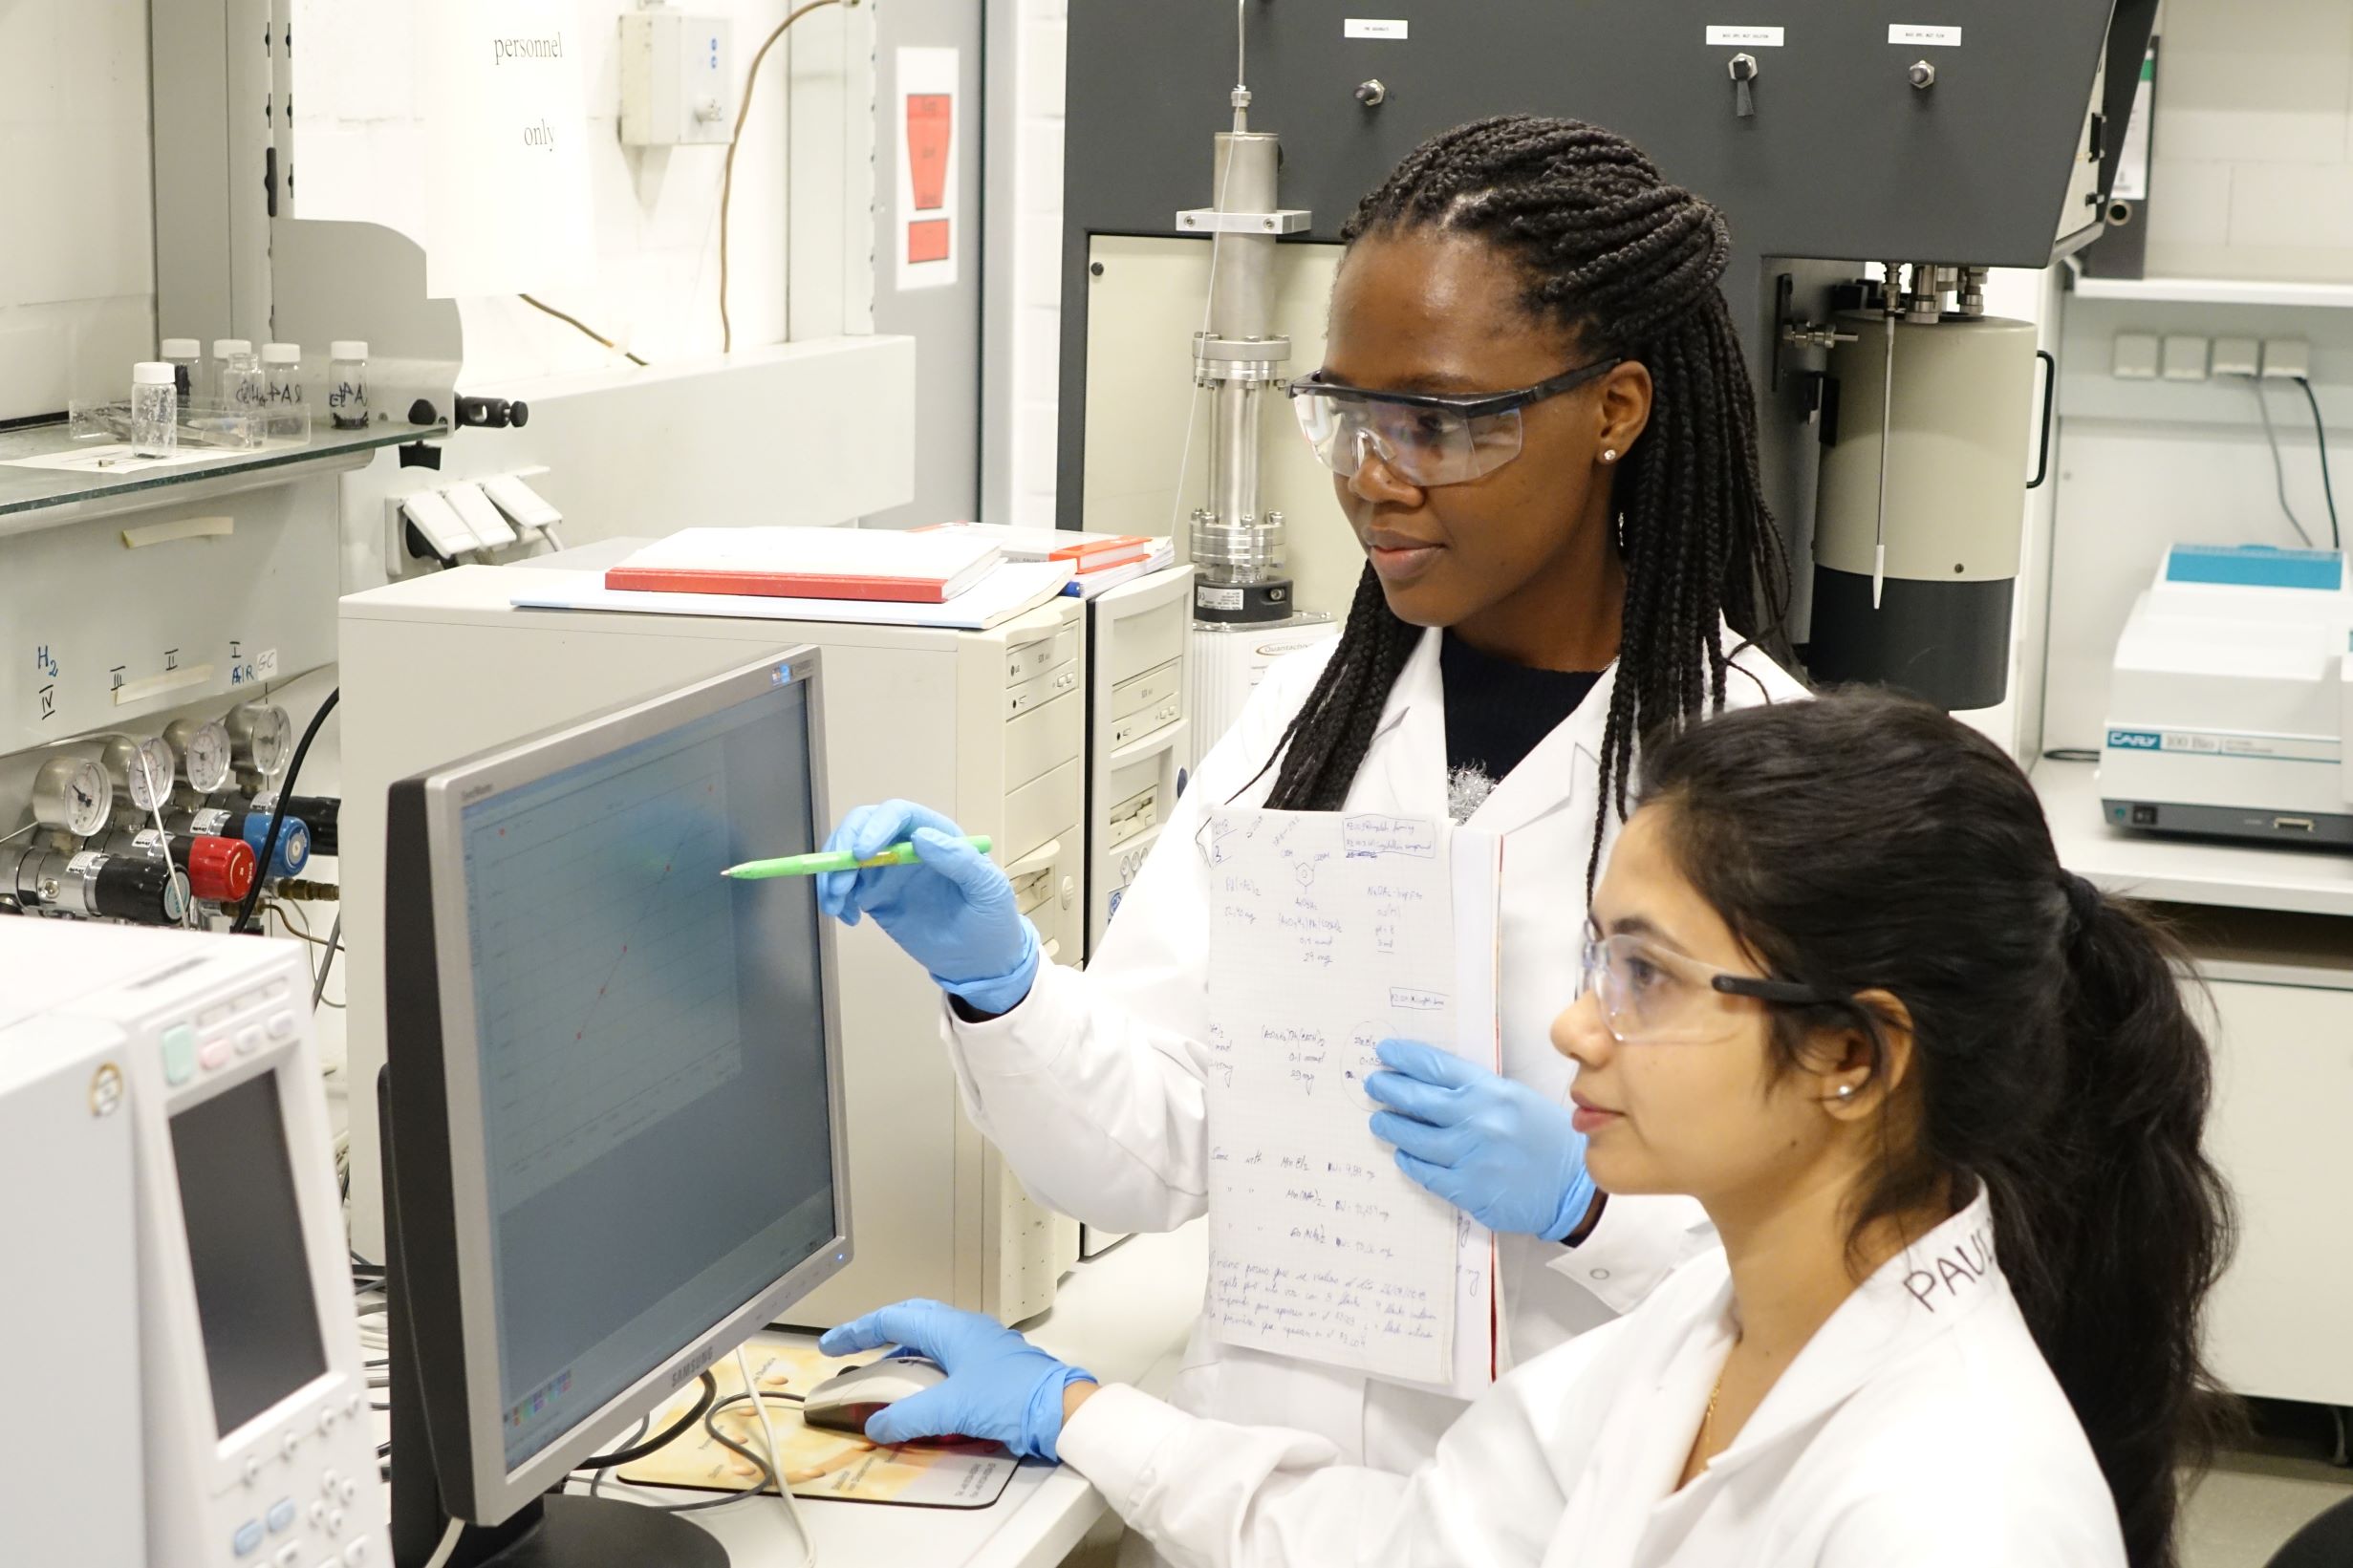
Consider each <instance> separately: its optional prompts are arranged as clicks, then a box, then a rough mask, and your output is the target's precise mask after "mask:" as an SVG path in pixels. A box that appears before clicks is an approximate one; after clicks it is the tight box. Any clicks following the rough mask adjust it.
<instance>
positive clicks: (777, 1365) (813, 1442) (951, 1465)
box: [616, 1335, 1018, 1508]
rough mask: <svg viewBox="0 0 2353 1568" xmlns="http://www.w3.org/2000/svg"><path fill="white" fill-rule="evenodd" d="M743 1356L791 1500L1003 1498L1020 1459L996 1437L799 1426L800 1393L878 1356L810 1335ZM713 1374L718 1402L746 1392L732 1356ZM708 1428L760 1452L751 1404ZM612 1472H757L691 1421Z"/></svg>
mask: <svg viewBox="0 0 2353 1568" xmlns="http://www.w3.org/2000/svg"><path fill="white" fill-rule="evenodd" d="M744 1353H745V1355H746V1356H747V1357H749V1358H750V1360H751V1369H752V1380H753V1381H754V1382H755V1383H757V1384H758V1385H759V1386H760V1392H761V1396H762V1398H763V1399H764V1400H765V1401H766V1405H767V1411H768V1423H769V1425H770V1426H772V1427H774V1428H776V1452H777V1458H778V1459H779V1460H780V1461H781V1462H782V1463H783V1465H784V1468H785V1477H786V1479H787V1480H788V1481H789V1482H790V1483H791V1486H792V1494H793V1495H794V1496H796V1497H831V1498H833V1499H836V1500H838V1501H842V1502H853V1503H896V1504H897V1505H898V1506H900V1507H902V1508H986V1507H988V1506H989V1505H990V1504H991V1503H994V1502H995V1501H996V1500H997V1499H998V1498H999V1497H1001V1496H1003V1495H1004V1489H1005V1487H1006V1486H1007V1485H1009V1484H1010V1483H1011V1481H1012V1479H1013V1471H1014V1469H1015V1467H1016V1465H1017V1464H1018V1461H1017V1460H1015V1459H1014V1457H1013V1456H1012V1455H1011V1454H1009V1453H1007V1452H1005V1450H1004V1447H1003V1446H1002V1445H999V1444H996V1443H983V1444H974V1443H964V1444H951V1445H946V1446H942V1447H938V1448H935V1447H931V1446H929V1445H922V1444H908V1445H904V1446H902V1447H899V1448H884V1447H882V1446H881V1445H879V1444H875V1443H871V1442H868V1441H867V1440H866V1439H865V1438H863V1437H859V1436H855V1435H853V1433H850V1432H836V1431H828V1430H825V1429H824V1428H817V1427H810V1426H805V1425H803V1424H802V1421H801V1409H800V1399H801V1396H802V1395H804V1394H806V1393H808V1392H809V1390H810V1389H811V1388H813V1387H815V1386H816V1385H818V1384H820V1383H823V1382H824V1381H825V1380H826V1379H827V1378H830V1377H831V1376H832V1375H833V1374H834V1373H836V1372H839V1371H841V1370H842V1369H844V1368H845V1367H850V1366H858V1365H862V1364H865V1363H867V1362H870V1361H874V1360H876V1359H878V1358H876V1357H874V1356H871V1355H859V1356H846V1357H834V1356H824V1355H820V1354H818V1352H817V1346H816V1343H815V1342H814V1341H810V1340H798V1339H786V1338H783V1337H781V1336H777V1335H761V1336H757V1337H755V1338H753V1339H751V1340H748V1341H746V1342H745V1345H744ZM711 1376H712V1377H714V1378H716V1379H718V1380H719V1397H720V1398H721V1399H722V1400H725V1399H727V1398H728V1397H729V1396H731V1395H734V1394H740V1393H742V1392H743V1391H744V1380H743V1378H742V1376H741V1375H740V1374H738V1373H737V1371H736V1369H735V1358H734V1357H733V1356H724V1357H722V1358H721V1359H720V1361H719V1362H718V1363H717V1364H715V1365H713V1366H712V1368H711ZM700 1392H701V1389H700V1387H699V1386H698V1385H688V1386H687V1388H686V1389H685V1390H684V1391H683V1392H682V1393H681V1394H680V1396H679V1397H678V1398H676V1399H674V1400H672V1401H670V1403H669V1404H667V1405H665V1406H663V1407H661V1409H659V1410H658V1411H657V1412H656V1413H655V1416H654V1421H653V1425H652V1426H651V1427H650V1428H647V1429H648V1430H650V1431H660V1430H661V1429H662V1428H665V1427H667V1426H669V1425H670V1424H671V1423H672V1422H675V1421H677V1420H678V1419H679V1418H680V1416H682V1415H684V1414H685V1413H686V1412H687V1411H689V1410H691V1409H693V1408H694V1407H695V1401H696V1399H697V1398H698V1397H699V1395H700ZM712 1424H713V1425H715V1426H717V1427H718V1428H719V1429H720V1430H721V1431H723V1432H725V1433H726V1434H727V1435H728V1436H729V1437H731V1438H733V1439H734V1440H735V1441H736V1442H738V1443H741V1444H743V1445H744V1446H745V1448H747V1449H749V1450H752V1451H753V1452H754V1453H759V1452H762V1451H764V1450H762V1448H761V1435H760V1421H759V1418H758V1417H757V1416H756V1415H754V1414H753V1413H752V1408H751V1407H750V1405H748V1404H743V1405H731V1406H728V1407H726V1408H724V1409H723V1410H721V1411H720V1412H719V1413H718V1414H717V1415H716V1416H714V1417H712ZM616 1473H617V1474H618V1475H619V1477H620V1479H622V1480H623V1481H626V1482H629V1483H630V1484H632V1485H634V1486H649V1487H682V1488H686V1489H689V1490H694V1491H704V1492H741V1491H743V1490H744V1489H745V1487H747V1486H749V1485H750V1484H751V1479H752V1477H753V1476H754V1475H756V1474H758V1473H759V1468H758V1467H757V1466H755V1465H754V1464H752V1463H751V1461H749V1460H748V1459H745V1457H743V1455H741V1454H737V1453H731V1452H729V1451H728V1450H726V1449H725V1448H723V1447H722V1446H721V1445H719V1444H717V1443H714V1442H713V1441H711V1434H710V1433H709V1432H708V1431H705V1430H704V1429H703V1426H702V1423H701V1422H697V1423H696V1424H695V1425H694V1426H693V1427H691V1428H687V1430H685V1431H684V1432H681V1433H680V1434H679V1436H678V1437H677V1438H676V1439H674V1440H673V1441H672V1442H670V1443H669V1444H668V1445H667V1446H666V1447H664V1448H662V1449H661V1450H659V1451H658V1452H656V1453H654V1454H652V1455H650V1456H648V1457H647V1458H644V1459H641V1460H639V1461H638V1462H637V1463H636V1464H634V1465H627V1466H624V1467H622V1468H621V1470H619V1471H617V1472H616ZM769 1490H770V1491H773V1490H774V1488H773V1487H772V1486H771V1487H770V1488H769Z"/></svg>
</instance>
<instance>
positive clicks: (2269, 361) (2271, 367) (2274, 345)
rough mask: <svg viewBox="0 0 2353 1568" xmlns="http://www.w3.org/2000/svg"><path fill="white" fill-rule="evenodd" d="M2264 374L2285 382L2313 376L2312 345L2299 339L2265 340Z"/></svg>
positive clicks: (2271, 338) (2270, 338)
mask: <svg viewBox="0 0 2353 1568" xmlns="http://www.w3.org/2000/svg"><path fill="white" fill-rule="evenodd" d="M2263 374H2264V375H2265V376H2274V377H2277V379H2280V380H2283V381H2293V380H2295V379H2297V378H2298V377H2299V376H2310V375H2311V374H2312V345H2311V344H2309V343H2306V342H2305V341H2304V340H2303V339H2301V338H2299V337H2267V338H2265V339H2264V340H2263Z"/></svg>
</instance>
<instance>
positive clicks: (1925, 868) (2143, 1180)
mask: <svg viewBox="0 0 2353 1568" xmlns="http://www.w3.org/2000/svg"><path fill="white" fill-rule="evenodd" d="M1642 774H1643V776H1642V791H1641V800H1642V803H1643V804H1644V805H1652V804H1657V805H1661V806H1663V807H1664V809H1665V810H1666V813H1667V819H1666V824H1665V826H1666V827H1667V835H1668V842H1669V843H1670V845H1671V846H1672V848H1673V855H1674V858H1675V861H1676V863H1677V866H1678V868H1679V869H1680V870H1682V872H1683V873H1684V875H1685V876H1687V877H1688V878H1689V879H1690V880H1691V882H1692V884H1693V885H1694V886H1695V888H1697V889H1698V891H1700V893H1701V894H1702V895H1703V896H1704V897H1706V899H1707V900H1708V902H1709V903H1710V904H1711V905H1713V906H1714V907H1715V908H1716V911H1717V913H1720V914H1721V915H1722V916H1723V918H1724V920H1725V922H1726V923H1727V924H1728V925H1729V926H1730V927H1731V928H1732V930H1733V932H1734V934H1736V935H1738V938H1739V940H1740V941H1741V942H1742V944H1743V945H1744V946H1746V948H1747V949H1748V950H1749V953H1750V954H1751V956H1753V957H1754V958H1755V959H1756V960H1757V961H1758V962H1759V964H1761V965H1762V966H1763V967H1764V968H1765V969H1766V970H1767V972H1768V973H1770V974H1771V975H1773V976H1774V977H1778V978H1783V979H1789V980H1795V981H1798V982H1800V983H1802V984H1804V985H1807V986H1811V987H1813V988H1815V989H1816V990H1818V991H1821V992H1823V993H1824V995H1829V996H1852V995H1854V994H1856V993H1858V992H1862V991H1866V990H1871V989H1878V990H1883V991H1886V992H1889V993H1890V994H1892V995H1893V996H1894V997H1896V998H1897V999H1899V1000H1900V1001H1902V1003H1903V1005H1904V1007H1905V1009H1906V1010H1908V1011H1909V1013H1910V1022H1911V1028H1912V1038H1913V1051H1912V1059H1911V1062H1912V1069H1913V1076H1912V1077H1911V1079H1910V1082H1909V1083H1908V1084H1907V1085H1906V1086H1905V1087H1904V1089H1903V1090H1902V1091H1901V1092H1900V1094H1899V1096H1898V1097H1897V1098H1898V1099H1899V1100H1900V1101H1901V1102H1902V1106H1901V1110H1900V1113H1899V1112H1898V1111H1897V1110H1894V1109H1891V1110H1890V1112H1889V1124H1887V1125H1884V1126H1883V1133H1884V1136H1883V1138H1882V1143H1883V1149H1882V1152H1881V1156H1880V1163H1879V1168H1878V1171H1877V1176H1876V1180H1875V1181H1874V1182H1873V1183H1872V1185H1871V1186H1870V1188H1869V1190H1868V1191H1867V1192H1864V1193H1863V1194H1862V1195H1861V1199H1860V1203H1859V1206H1858V1210H1857V1212H1856V1213H1855V1214H1854V1216H1853V1223H1854V1226H1855V1232H1854V1234H1855V1235H1860V1234H1861V1231H1862V1228H1863V1227H1864V1226H1865V1225H1867V1224H1868V1223H1870V1222H1871V1221H1872V1220H1874V1219H1876V1218H1880V1217H1882V1216H1887V1215H1892V1214H1904V1213H1908V1212H1911V1211H1914V1210H1916V1209H1917V1208H1918V1207H1920V1206H1921V1205H1924V1204H1932V1203H1934V1202H1935V1201H1936V1200H1937V1199H1938V1198H1939V1197H1944V1196H1951V1197H1953V1198H1955V1199H1963V1198H1967V1197H1969V1196H1970V1195H1972V1194H1974V1193H1975V1192H1976V1190H1977V1189H1978V1188H1980V1187H1982V1188H1983V1189H1984V1191H1985V1192H1986V1193H1987V1194H1988V1197H1989V1199H1990V1201H1991V1203H1992V1207H1993V1211H1994V1226H1995V1236H1996V1242H1997V1248H1998V1251H1999V1256H2000V1258H2001V1264H2002V1270H2003V1272H2004V1273H2005V1274H2006V1275H2007V1276H2008V1277H2009V1279H2010V1283H2011V1287H2012V1289H2013V1290H2014V1291H2015V1292H2016V1293H2017V1297H2018V1306H2019V1308H2020V1310H2021V1311H2022V1312H2023V1313H2024V1315H2025V1318H2026V1321H2027V1323H2028V1325H2029V1326H2030V1327H2031V1328H2032V1329H2033V1331H2034V1336H2035V1341H2036V1342H2037V1343H2038V1344H2039V1345H2040V1346H2041V1349H2042V1354H2043V1356H2044V1358H2045V1359H2046V1360H2047V1361H2048V1362H2049V1363H2050V1365H2051V1369H2052V1371H2053V1372H2055V1373H2056V1374H2057V1375H2058V1378H2059V1382H2060V1385H2061V1386H2062V1388H2064V1389H2065V1390H2066V1393H2067V1397H2068V1399H2069V1400H2070V1401H2071V1402H2072V1403H2073V1404H2074V1406H2075V1412H2076V1415H2077V1418H2078V1419H2079V1420H2081V1421H2082V1422H2083V1430H2084V1432H2085V1434H2086V1435H2087V1436H2089V1438H2090V1439H2091V1446H2092V1450H2093V1451H2094V1452H2095V1453H2096V1454H2098V1456H2099V1459H2100V1466H2101V1469H2102V1470H2103V1471H2105V1474H2106V1476H2107V1481H2108V1486H2109V1488H2110V1490H2111V1491H2112V1492H2113V1493H2115V1497H2116V1508H2117V1513H2118V1515H2119V1517H2120V1518H2121V1519H2122V1521H2123V1524H2124V1534H2125V1542H2126V1550H2127V1553H2128V1555H2129V1557H2130V1560H2131V1562H2132V1564H2133V1565H2134V1568H2171V1565H2172V1564H2173V1563H2174V1562H2175V1560H2176V1553H2175V1541H2174V1524H2175V1512H2176V1506H2177V1502H2178V1497H2177V1493H2176V1474H2177V1470H2176V1467H2177V1466H2179V1465H2181V1464H2183V1463H2185V1462H2194V1461H2196V1460H2198V1459H2200V1458H2202V1457H2203V1456H2204V1450H2206V1449H2207V1448H2209V1447H2210V1446H2211V1443H2212V1441H2213V1438H2214V1436H2215V1435H2216V1434H2217V1433H2219V1432H2220V1431H2222V1430H2223V1429H2225V1427H2226V1425H2227V1423H2228V1422H2229V1421H2230V1419H2231V1413H2232V1409H2233V1407H2231V1405H2230V1404H2229V1402H2227V1401H2226V1400H2224V1399H2223V1398H2222V1396H2220V1395H2219V1393H2218V1392H2217V1391H2216V1387H2215V1385H2214V1382H2213V1378H2212V1377H2211V1375H2210V1374H2209V1373H2208V1371H2207V1368H2206V1366H2205V1364H2204V1363H2203V1362H2202V1361H2201V1360H2200V1356H2199V1317H2200V1312H2201V1309H2202V1305H2203V1303H2204V1300H2205V1298H2206V1294H2207V1291H2208V1289H2209V1287H2211V1286H2212V1285H2213V1282H2214V1279H2215V1278H2216V1276H2217V1275H2218V1274H2219V1273H2220V1272H2221V1270H2222V1267H2223V1265H2224V1263H2225V1262H2226V1261H2227V1259H2228V1257H2229V1256H2230V1251H2231V1244H2232V1238H2233V1235H2234V1225H2233V1218H2232V1206H2231V1200H2230V1194H2229V1192H2228V1191H2227V1190H2226V1189H2225V1187H2224V1186H2223V1183H2222V1179H2221V1177H2220V1176H2219V1175H2218V1174H2217V1173H2216V1171H2215V1170H2214V1167H2213V1164H2212V1163H2211V1162H2210V1161H2209V1160H2208V1158H2207V1156H2206V1152H2205V1149H2204V1147H2203V1144H2202V1133H2203V1130H2204V1127H2205V1122H2206V1111H2207V1104H2208V1100H2209V1097H2210V1092H2211V1065H2210V1063H2209V1060H2208V1054H2207V1046H2206V1041H2205V1038H2204V1037H2203V1035H2201V1034H2200V1032H2199V1030H2198V1026H2197V1024H2196V1022H2195V1021H2194V1020H2193V1019H2192V1017H2191V1011H2190V1009H2189V1007H2188V1006H2187V1005H2186V1003H2185V998H2184V990H2183V988H2184V986H2185V985H2186V984H2188V983H2190V982H2189V980H2188V979H2187V977H2186V971H2185V969H2184V959H2183V956H2182V954H2181V952H2180V951H2179V949H2178V948H2177V947H2176V946H2175V945H2174V944H2173V942H2172V941H2171V940H2170V938H2169V937H2168V936H2167V935H2166V934H2164V933H2163V932H2162V931H2161V930H2160V929H2159V928H2158V927H2157V926H2156V925H2155V924H2154V923H2153V922H2152V921H2151V919H2150V918H2149V916H2148V914H2147V913H2145V912H2144V911H2142V910H2141V909H2140V908H2138V907H2137V906H2135V905H2132V904H2129V903H2125V902H2121V901H2118V900H2115V899H2111V898H2107V897H2105V896H2104V895H2102V894H2101V893H2100V892H2098V891H2096V890H2094V889H2093V888H2092V886H2091V885H2090V884H2089V883H2087V882H2084V881H2082V880H2081V879H2079V878H2076V877H2073V876H2071V875H2069V874H2068V873H2067V872H2065V871H2064V870H2062V869H2061V867H2060V864H2059V859H2058V856H2057V854H2056V853H2055V852H2054V850H2053V848H2052V845H2051V835H2050V829H2049V827H2047V826H2046V825H2045V823H2044V821H2043V816H2042V809H2041V805H2040V803H2039V802H2038V801H2037V799H2036V797H2035V792H2034V789H2033V787H2032V786H2031V785H2029V784H2027V782H2026V777H2025V775H2024V774H2022V773H2020V772H2019V771H2018V765H2017V764H2016V763H2013V762H2012V761H2011V760H2010V759H2009V758H2008V757H2007V756H2005V755H2004V754H2003V753H2002V751H2001V750H2000V748H1999V747H1997V746H1996V745H1995V744H1994V743H1993V742H1992V741H1987V740H1986V739H1985V738H1984V737H1982V736H1980V735H1978V734H1977V733H1975V731H1973V730H1971V729H1969V728H1968V727H1967V726H1965V725H1963V724H1960V723H1958V722H1956V721H1955V720H1953V719H1951V718H1949V717H1947V716H1946V715H1944V714H1942V713H1939V712H1938V711H1936V710H1935V709H1933V708H1931V707H1928V706H1926V705H1924V704H1922V703H1919V702H1915V701H1913V700H1911V699H1910V698H1901V697H1896V696H1891V695H1889V694H1887V693H1883V692H1876V691H1866V690H1861V689H1857V690H1853V691H1847V692H1843V693H1840V694H1838V695H1836V696H1833V697H1829V698H1824V699H1822V700H1819V701H1814V702H1799V703H1786V704H1782V705H1781V706H1777V707H1770V708H1750V709H1743V710H1741V711H1739V712H1737V713H1730V714H1726V715H1724V716H1723V717H1722V718H1719V719H1715V720H1709V721H1708V722H1706V723H1703V724H1698V725H1695V726H1692V727H1690V728H1688V729H1686V730H1684V731H1682V732H1681V733H1680V734H1678V735H1675V736H1673V737H1670V738H1665V739H1662V740H1661V741H1659V742H1658V743H1656V744H1655V745H1652V746H1649V747H1646V748H1645V750H1644V754H1643V764H1642ZM1777 1018H1778V1022H1777V1027H1776V1030H1775V1035H1774V1040H1775V1042H1776V1055H1777V1058H1778V1061H1779V1063H1780V1065H1781V1069H1782V1070H1786V1069H1787V1068H1788V1067H1789V1066H1790V1065H1791V1064H1793V1063H1795V1062H1796V1061H1797V1052H1798V1049H1799V1047H1800V1045H1801V1044H1802V1042H1803V1040H1804V1038H1805V1036H1806V1033H1807V1031H1808V1030H1809V1029H1810V1028H1812V1027H1814V1026H1818V1025H1822V1024H1824V1023H1829V1024H1837V1023H1841V1022H1844V1023H1846V1024H1847V1025H1848V1026H1851V1025H1852V1023H1853V1022H1854V1018H1853V1016H1852V1014H1846V1015H1844V1016H1842V1014H1841V1012H1840V1011H1839V1010H1837V1009H1833V1010H1830V1011H1828V1012H1816V1011H1814V1010H1796V1011H1792V1012H1786V1013H1779V1014H1777ZM1864 1022H1865V1024H1866V1025H1867V1033H1868V1038H1869V1039H1870V1041H1871V1044H1872V1049H1873V1052H1874V1060H1873V1062H1872V1068H1873V1070H1874V1071H1876V1070H1877V1069H1878V1066H1879V1058H1878V1054H1877V1053H1878V1052H1879V1051H1880V1050H1881V1049H1883V1042H1882V1038H1881V1036H1880V1033H1879V1027H1878V1022H1877V1020H1872V1019H1870V1018H1868V1017H1866V1018H1865V1019H1864ZM1896 1122H1902V1123H1904V1124H1907V1125H1908V1126H1909V1128H1910V1131H1909V1133H1905V1132H1899V1131H1897V1130H1894V1128H1893V1124H1894V1123H1896Z"/></svg>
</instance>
